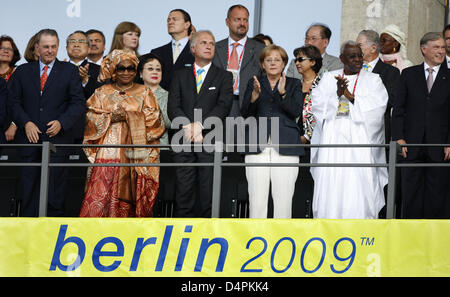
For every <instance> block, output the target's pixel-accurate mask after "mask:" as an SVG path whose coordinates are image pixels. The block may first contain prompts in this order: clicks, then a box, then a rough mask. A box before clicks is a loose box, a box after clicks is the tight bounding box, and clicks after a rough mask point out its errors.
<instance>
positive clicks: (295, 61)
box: [294, 57, 312, 63]
mask: <svg viewBox="0 0 450 297" xmlns="http://www.w3.org/2000/svg"><path fill="white" fill-rule="evenodd" d="M306 60H312V59H311V58H305V57H298V58H296V59H294V63H297V62H299V63H301V62H303V61H306Z"/></svg>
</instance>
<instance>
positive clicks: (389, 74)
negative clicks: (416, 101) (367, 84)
mask: <svg viewBox="0 0 450 297" xmlns="http://www.w3.org/2000/svg"><path fill="white" fill-rule="evenodd" d="M372 72H373V73H376V74H378V75H380V78H381V80H382V81H383V84H384V86H385V88H386V91H387V92H388V96H389V99H388V104H387V107H386V113H385V114H384V126H385V138H386V143H389V142H390V141H391V110H392V106H393V103H394V100H395V96H396V90H397V85H398V80H399V79H400V70H398V68H396V67H393V66H391V65H389V64H386V63H384V62H383V61H381V59H380V60H379V61H378V62H377V64H376V65H375V67H374V68H373V71H372Z"/></svg>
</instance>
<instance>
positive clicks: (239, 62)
mask: <svg viewBox="0 0 450 297" xmlns="http://www.w3.org/2000/svg"><path fill="white" fill-rule="evenodd" d="M246 45H247V40H246V41H245V43H244V48H243V49H242V52H241V55H240V56H239V61H238V65H239V67H241V61H242V57H243V56H244V51H245V46H246ZM236 50H237V49H236ZM229 64H230V45H228V47H227V69H228V65H229Z"/></svg>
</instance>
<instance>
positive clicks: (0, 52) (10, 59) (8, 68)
mask: <svg viewBox="0 0 450 297" xmlns="http://www.w3.org/2000/svg"><path fill="white" fill-rule="evenodd" d="M19 60H20V53H19V50H18V49H17V46H16V44H15V42H14V40H13V39H12V38H11V37H9V36H6V35H2V36H0V77H2V78H3V79H4V80H5V81H6V83H8V81H9V79H10V77H11V75H12V74H13V72H14V70H16V63H17V62H18V61H19ZM2 127H3V129H2V131H5V139H6V141H12V140H14V137H15V135H16V131H17V126H16V125H15V124H14V123H13V122H12V121H11V119H9V118H8V117H7V118H6V121H5V122H4V123H2ZM1 138H2V139H3V135H2V136H1Z"/></svg>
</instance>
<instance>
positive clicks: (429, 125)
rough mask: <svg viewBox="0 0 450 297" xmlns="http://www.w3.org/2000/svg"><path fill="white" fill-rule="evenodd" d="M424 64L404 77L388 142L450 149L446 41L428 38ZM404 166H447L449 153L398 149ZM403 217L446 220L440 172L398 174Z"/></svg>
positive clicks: (444, 182) (405, 171)
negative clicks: (426, 164)
mask: <svg viewBox="0 0 450 297" xmlns="http://www.w3.org/2000/svg"><path fill="white" fill-rule="evenodd" d="M420 49H421V51H422V54H423V56H424V60H425V61H424V63H422V64H420V65H416V66H412V67H409V68H406V69H404V70H403V71H402V74H401V76H400V82H399V84H398V91H397V96H396V97H395V100H394V109H393V113H392V139H393V140H395V141H397V142H398V143H399V144H402V145H405V144H436V143H437V144H447V143H450V83H449V80H450V76H449V70H448V68H447V65H446V63H445V41H444V38H443V37H442V34H440V33H433V32H432V33H427V34H425V35H424V36H423V37H422V39H421V41H420ZM401 154H402V157H400V158H402V159H403V161H404V162H405V163H441V162H444V161H446V160H450V147H445V148H442V147H406V146H404V147H402V151H401ZM401 182H402V216H403V217H404V218H407V219H439V218H447V219H448V218H450V214H449V213H445V211H444V210H445V197H446V195H445V191H446V190H447V188H448V178H447V177H446V174H445V170H444V168H439V167H405V168H402V169H401Z"/></svg>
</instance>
